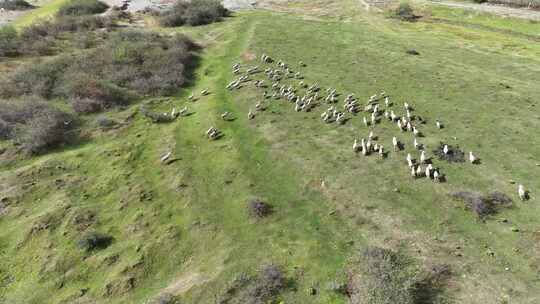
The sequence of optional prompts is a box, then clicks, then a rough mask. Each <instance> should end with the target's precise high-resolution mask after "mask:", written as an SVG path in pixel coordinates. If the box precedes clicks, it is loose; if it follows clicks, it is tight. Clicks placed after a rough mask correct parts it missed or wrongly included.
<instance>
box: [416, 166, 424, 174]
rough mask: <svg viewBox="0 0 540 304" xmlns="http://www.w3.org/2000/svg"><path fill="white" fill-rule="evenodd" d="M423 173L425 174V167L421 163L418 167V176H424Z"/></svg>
mask: <svg viewBox="0 0 540 304" xmlns="http://www.w3.org/2000/svg"><path fill="white" fill-rule="evenodd" d="M422 174H424V169H422V166H421V165H419V166H418V168H416V176H422Z"/></svg>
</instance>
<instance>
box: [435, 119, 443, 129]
mask: <svg viewBox="0 0 540 304" xmlns="http://www.w3.org/2000/svg"><path fill="white" fill-rule="evenodd" d="M435 125H436V126H437V129H442V128H443V125H442V123H441V122H440V121H439V120H436V121H435Z"/></svg>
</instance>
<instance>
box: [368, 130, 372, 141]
mask: <svg viewBox="0 0 540 304" xmlns="http://www.w3.org/2000/svg"><path fill="white" fill-rule="evenodd" d="M368 138H369V139H370V140H371V139H373V131H369V135H368Z"/></svg>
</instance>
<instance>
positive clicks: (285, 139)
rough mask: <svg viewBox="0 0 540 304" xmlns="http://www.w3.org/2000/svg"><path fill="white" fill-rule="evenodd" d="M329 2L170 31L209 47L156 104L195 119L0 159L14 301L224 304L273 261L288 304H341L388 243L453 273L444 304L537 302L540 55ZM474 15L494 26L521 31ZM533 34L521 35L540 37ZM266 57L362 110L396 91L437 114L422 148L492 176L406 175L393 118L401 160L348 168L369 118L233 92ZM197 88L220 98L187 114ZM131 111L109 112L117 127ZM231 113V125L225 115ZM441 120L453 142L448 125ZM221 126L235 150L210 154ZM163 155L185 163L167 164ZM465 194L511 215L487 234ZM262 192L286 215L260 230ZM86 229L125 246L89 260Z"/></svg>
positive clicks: (8, 290)
mask: <svg viewBox="0 0 540 304" xmlns="http://www.w3.org/2000/svg"><path fill="white" fill-rule="evenodd" d="M333 2H334V5H333V6H332V10H331V12H330V13H324V12H323V13H321V12H322V11H324V9H322V8H321V7H324V5H325V4H326V3H325V2H324V1H318V2H316V4H313V3H307V2H305V1H299V2H297V3H295V5H294V9H293V10H292V11H290V12H288V11H287V7H284V6H280V11H281V12H274V11H272V10H266V11H253V12H242V13H236V14H235V15H234V16H233V17H231V18H228V19H227V20H226V21H224V22H221V23H216V24H212V25H208V26H203V27H196V28H190V27H186V28H176V29H168V30H165V29H159V30H160V31H163V32H169V31H174V32H176V31H179V32H184V33H186V34H187V35H189V36H191V37H193V38H194V39H196V40H197V41H199V42H200V43H201V44H203V45H205V49H204V52H203V54H202V55H201V62H200V66H199V68H198V69H197V71H196V73H197V80H196V81H195V83H194V84H193V85H192V87H189V88H186V89H183V90H182V91H181V92H179V94H178V96H176V97H174V98H172V99H171V100H170V101H169V102H166V101H161V102H159V101H156V102H157V107H158V108H160V109H163V110H168V109H170V108H171V107H172V106H173V105H175V106H177V107H178V106H184V105H187V106H188V108H189V109H190V111H191V112H193V114H192V115H190V116H187V117H182V118H180V119H179V120H177V121H176V122H174V123H171V124H151V123H150V122H148V121H147V120H146V119H144V118H143V117H142V116H141V115H136V116H135V119H134V120H133V121H132V122H130V123H129V124H126V126H124V127H122V128H119V129H116V130H111V131H101V130H99V129H97V128H91V127H88V128H87V129H85V130H84V132H85V134H87V137H88V140H87V141H85V142H84V143H82V144H80V145H78V146H73V147H67V148H66V149H64V150H61V151H56V152H53V153H50V154H47V155H44V156H40V157H34V158H31V159H24V160H19V159H16V160H12V159H8V158H7V157H5V156H4V157H3V156H0V163H1V164H2V168H6V169H2V171H0V194H1V195H0V199H1V198H2V197H8V198H9V200H10V201H9V209H8V211H7V212H5V213H4V214H3V215H1V216H0V244H1V246H0V302H5V303H145V301H147V300H149V299H153V298H155V297H156V296H157V295H159V294H161V293H172V294H176V295H178V296H179V298H180V299H181V303H215V301H216V299H218V298H219V297H220V296H221V295H223V293H224V291H225V289H226V288H227V286H228V285H229V283H230V282H231V281H232V280H233V279H234V278H235V277H237V276H238V275H239V274H240V273H248V274H252V273H254V272H255V271H256V270H257V269H258V268H259V267H260V266H261V265H262V264H267V263H276V264H279V265H283V267H284V269H285V272H286V274H287V276H288V277H289V278H291V279H293V281H294V284H292V286H290V287H289V288H288V289H286V290H285V291H284V293H283V294H282V296H281V300H282V303H347V298H346V297H344V296H341V295H338V294H336V293H335V292H333V291H330V290H328V288H327V285H328V283H330V282H332V281H334V280H337V281H345V280H346V279H347V273H348V272H349V271H350V270H351V267H352V262H351V260H352V258H353V257H355V256H357V255H358V252H360V251H361V250H362V249H364V248H365V247H366V246H368V245H377V246H382V247H387V248H392V249H396V250H400V251H403V252H405V253H406V254H407V255H409V256H410V257H411V258H412V259H413V260H414V261H415V263H416V264H417V265H418V267H419V268H424V267H429V266H430V265H437V264H448V265H450V267H451V269H452V277H451V280H450V282H448V284H447V286H446V288H445V290H444V293H443V295H442V297H441V298H442V299H441V300H440V301H439V302H440V303H531V304H532V303H538V302H539V301H540V288H539V287H538V282H539V279H540V272H539V269H540V258H539V256H540V255H539V254H540V247H539V240H540V239H539V238H540V232H539V231H540V227H539V224H538V223H539V216H538V214H540V213H539V212H540V207H539V206H538V199H537V197H536V196H537V193H538V191H539V190H538V189H540V167H538V163H540V138H538V136H534V135H535V134H536V133H537V130H538V128H539V127H540V116H539V114H538V111H537V109H536V108H537V107H538V106H539V104H538V100H540V87H539V86H538V85H537V84H538V83H540V73H539V72H540V61H539V60H538V58H540V57H539V55H540V46H539V45H538V44H537V43H536V44H535V43H531V41H530V40H528V39H527V38H526V37H523V36H522V35H513V34H512V33H511V32H501V31H492V30H487V29H485V28H476V27H470V26H463V25H459V24H447V23H433V22H423V21H420V22H417V23H402V22H399V21H396V20H389V19H385V18H383V17H382V16H379V15H370V14H367V13H366V12H364V11H362V7H361V6H360V5H359V4H358V7H356V6H354V4H353V2H351V1H343V5H344V6H343V7H347V8H348V9H347V10H343V11H341V10H340V9H339V6H338V5H337V4H336V3H338V2H339V3H341V2H340V1H333ZM54 3H56V2H54ZM53 6H54V5H53V4H51V6H50V7H49V8H50V10H49V9H46V10H44V11H43V12H42V13H40V16H44V15H50V14H51V12H52V11H54V8H53ZM351 8H355V9H356V10H355V11H351ZM45 11H47V12H48V13H45ZM434 11H435V12H434V16H440V15H437V14H441V15H442V14H444V16H448V15H451V14H454V13H453V12H446V11H442V10H439V8H437V9H434ZM353 12H354V13H353ZM43 14H44V15H43ZM455 14H458V13H455ZM452 18H455V20H461V19H462V16H459V15H457V16H454V15H453V16H452ZM474 18H475V19H474V20H477V19H476V18H478V22H479V23H481V24H484V22H486V24H484V25H488V26H490V27H498V28H512V27H513V25H512V24H511V23H512V22H516V21H513V20H507V19H498V18H494V17H489V20H485V18H488V17H483V16H480V17H476V16H475V17H474ZM31 20H32V17H28V19H26V18H25V19H23V20H22V21H19V23H18V24H19V25H24V24H28V23H29V22H31ZM507 22H508V23H507ZM487 23H488V24H487ZM529 26H530V27H527V28H520V29H516V30H515V31H522V32H524V33H526V34H531V35H532V34H534V31H535V29H536V31H538V30H539V29H540V25H537V24H533V23H531V24H530V25H529ZM514 28H515V27H514ZM409 49H415V50H417V51H418V52H419V53H420V55H419V56H411V55H408V54H407V53H406V51H407V50H409ZM261 53H266V54H268V55H270V56H272V57H273V58H275V59H278V60H284V61H285V62H288V63H290V65H291V66H292V67H293V68H294V69H298V70H300V71H302V73H303V74H304V75H305V81H306V82H307V83H309V84H312V83H315V82H316V83H318V84H319V85H321V87H323V88H326V87H329V86H332V87H336V88H337V89H338V92H341V93H342V94H343V95H342V96H344V95H346V94H348V93H355V94H356V95H357V96H358V97H359V98H360V100H361V101H363V100H365V99H367V98H368V97H369V96H371V95H373V94H375V93H378V92H380V91H381V90H385V91H386V92H387V93H388V94H389V95H390V96H391V97H390V98H391V100H394V101H395V103H396V106H395V107H396V109H398V108H399V105H401V103H402V102H403V101H409V102H410V103H411V104H412V105H413V106H414V108H415V113H416V114H418V115H421V116H422V117H424V118H426V119H427V120H428V124H427V125H425V126H422V131H423V132H424V133H425V135H426V137H424V138H422V142H423V143H424V144H426V145H427V147H428V151H430V150H431V149H433V148H435V146H436V145H437V144H438V143H439V141H445V142H449V143H451V144H459V145H460V146H461V147H463V148H464V150H465V151H469V150H473V151H475V153H476V154H477V155H478V156H479V157H480V158H481V160H482V164H481V165H477V166H472V165H470V164H449V163H443V162H440V161H435V163H436V166H437V167H440V168H441V169H442V171H443V172H444V173H445V174H447V176H448V181H447V182H446V183H443V184H436V183H432V182H429V181H427V180H425V179H418V180H412V179H411V178H410V177H409V173H408V170H407V167H406V164H405V155H406V153H407V152H413V149H412V148H411V146H412V137H410V136H409V135H406V134H398V131H397V129H396V128H395V127H394V126H390V125H389V124H388V123H382V124H380V125H377V127H376V128H375V129H374V131H375V134H376V135H377V136H378V137H379V140H378V141H379V142H381V143H383V144H384V145H385V147H387V149H388V148H389V147H390V146H391V144H390V142H391V138H392V136H398V137H399V138H400V139H401V140H402V141H403V142H404V143H405V145H406V146H405V151H402V152H399V153H392V152H391V153H390V154H389V157H388V158H387V159H384V160H380V159H379V158H377V157H376V156H370V157H368V158H367V159H366V158H363V157H362V156H357V155H354V154H353V153H352V150H351V146H352V142H353V140H354V138H355V137H367V134H368V133H369V130H368V129H367V128H366V127H364V126H363V124H362V122H361V117H362V116H363V114H362V113H360V114H359V115H358V116H355V117H352V119H351V120H350V121H348V122H347V123H346V124H345V125H343V126H337V125H334V124H332V125H327V124H323V123H322V122H321V120H320V117H319V116H320V113H321V112H322V111H323V109H325V108H326V105H323V106H321V107H318V108H316V109H315V110H314V111H313V112H310V113H304V112H300V113H296V112H294V109H293V107H292V106H291V104H289V103H286V102H284V101H266V102H265V105H266V106H267V109H266V111H264V112H260V113H258V114H257V116H256V118H255V119H253V120H248V119H247V113H248V111H249V109H253V108H254V105H255V103H256V102H258V101H261V100H262V98H261V96H262V92H261V91H260V90H259V89H256V88H254V87H253V86H252V85H249V86H248V87H246V88H244V89H242V90H240V91H235V92H229V91H228V90H225V89H224V87H225V85H226V84H227V83H229V82H230V81H231V80H232V79H233V75H232V73H231V66H232V64H234V63H236V62H242V63H244V64H248V65H256V64H259V61H258V58H259V56H260V54H261ZM299 61H303V62H305V63H306V67H303V68H300V67H298V62H299ZM257 77H258V78H262V77H263V76H262V75H260V74H258V76H257ZM203 88H209V89H210V92H211V94H210V95H209V96H207V97H202V98H200V99H199V100H198V101H196V102H188V101H187V98H186V97H187V96H188V95H189V94H191V92H192V91H194V92H199V91H200V90H202V89H203ZM340 98H341V97H340ZM137 109H138V105H133V106H131V107H130V108H128V109H126V110H123V111H120V110H119V111H113V112H110V113H109V114H108V115H109V116H110V117H113V118H115V119H117V120H123V119H125V118H126V117H127V116H129V115H130V114H131V113H133V112H135V111H137ZM224 111H229V112H231V113H233V115H234V116H235V117H236V119H235V120H234V121H232V122H225V121H222V120H221V118H220V114H221V113H222V112H224ZM398 112H402V111H401V110H399V111H398ZM94 118H95V117H94V116H88V117H86V119H87V120H88V121H89V122H92V121H93V119H94ZM435 119H440V120H442V121H443V122H444V124H445V126H446V128H445V129H442V130H437V129H436V128H435V126H434V121H435ZM210 126H215V127H217V128H219V129H220V130H222V131H223V132H224V134H225V136H224V137H223V138H222V139H220V140H218V141H208V140H207V138H206V137H205V136H204V132H205V131H206V130H207V129H208V128H209V127H210ZM2 145H6V146H7V145H8V143H2ZM0 147H1V146H0ZM167 151H172V152H173V155H174V157H177V158H179V160H178V161H176V162H174V163H172V164H170V165H162V164H160V162H159V158H160V156H161V155H162V154H164V153H165V152H167ZM430 154H431V153H430ZM510 180H514V181H516V182H517V183H523V184H525V185H526V187H527V188H528V189H530V190H531V191H532V193H531V194H532V199H531V200H530V201H528V202H520V201H518V199H517V197H516V188H517V185H515V184H511V183H510ZM323 181H324V185H323ZM459 190H467V191H481V192H487V191H493V190H498V191H502V192H504V193H507V194H508V195H511V196H512V197H513V198H514V200H515V204H514V207H513V208H511V209H507V210H504V211H503V212H502V213H501V214H498V215H497V216H495V217H493V218H491V219H489V220H487V221H486V222H482V221H480V220H478V219H477V218H476V217H475V216H474V215H473V213H472V212H470V211H468V210H465V209H464V208H463V203H461V202H456V201H454V200H452V199H451V198H449V196H448V193H449V192H452V191H459ZM252 198H261V199H263V200H265V201H267V202H268V203H270V204H272V205H273V206H274V210H275V212H274V214H273V215H272V216H270V217H269V218H266V219H263V220H258V221H256V220H253V219H250V218H249V217H248V213H247V210H246V204H247V201H248V200H250V199H252ZM503 218H504V219H507V221H508V223H503V222H501V219H503ZM88 227H90V228H88ZM516 227H517V228H519V232H514V231H512V228H516ZM88 229H90V230H94V231H98V232H102V233H107V234H109V235H111V236H113V238H114V240H113V243H112V245H111V246H109V247H108V248H106V249H104V250H102V251H99V252H96V253H94V254H86V253H84V252H82V251H81V250H79V249H78V248H77V246H76V242H77V240H78V239H79V238H80V236H81V234H83V232H84V231H87V230H88ZM457 253H459V255H457ZM310 287H315V288H316V290H317V294H316V295H310V293H309V292H308V289H309V288H310Z"/></svg>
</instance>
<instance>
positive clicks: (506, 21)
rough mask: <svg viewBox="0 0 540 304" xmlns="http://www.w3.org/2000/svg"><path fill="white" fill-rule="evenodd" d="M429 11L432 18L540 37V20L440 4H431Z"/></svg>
mask: <svg viewBox="0 0 540 304" xmlns="http://www.w3.org/2000/svg"><path fill="white" fill-rule="evenodd" d="M427 13H428V14H429V15H430V17H432V18H436V19H440V20H443V21H450V22H456V23H458V24H462V25H464V26H476V27H479V28H480V29H486V30H493V31H500V32H507V33H509V34H525V35H529V36H531V37H536V38H540V22H539V21H534V20H525V19H519V18H510V17H506V18H502V17H500V16H497V15H493V14H488V13H482V12H475V11H472V10H465V9H458V8H449V7H445V6H440V5H431V6H429V9H428V10H427Z"/></svg>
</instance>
